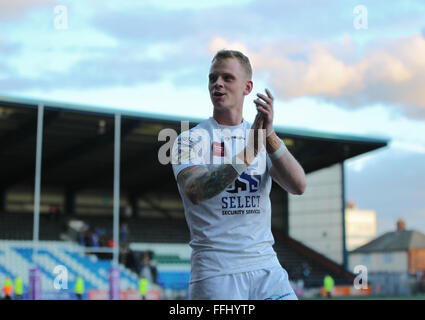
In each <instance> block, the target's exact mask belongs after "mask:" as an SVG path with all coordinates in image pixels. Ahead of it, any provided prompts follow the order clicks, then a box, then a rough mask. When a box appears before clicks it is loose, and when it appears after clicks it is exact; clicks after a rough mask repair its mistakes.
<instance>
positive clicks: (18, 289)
mask: <svg viewBox="0 0 425 320" xmlns="http://www.w3.org/2000/svg"><path fill="white" fill-rule="evenodd" d="M23 294H24V282H23V281H22V278H21V277H19V276H18V277H16V278H15V299H16V300H22V295H23Z"/></svg>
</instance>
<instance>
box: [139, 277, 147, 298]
mask: <svg viewBox="0 0 425 320" xmlns="http://www.w3.org/2000/svg"><path fill="white" fill-rule="evenodd" d="M148 285H149V280H148V279H146V278H143V277H142V278H140V279H139V293H140V296H141V297H142V300H146V294H147V293H148Z"/></svg>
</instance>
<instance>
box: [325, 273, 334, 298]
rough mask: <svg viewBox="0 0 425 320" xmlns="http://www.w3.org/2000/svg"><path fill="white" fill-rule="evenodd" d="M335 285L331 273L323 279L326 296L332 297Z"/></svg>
mask: <svg viewBox="0 0 425 320" xmlns="http://www.w3.org/2000/svg"><path fill="white" fill-rule="evenodd" d="M334 285H335V282H334V279H333V278H332V277H331V276H330V275H327V276H326V277H325V279H324V280H323V286H324V287H325V291H326V296H327V297H328V298H332V290H333V289H334Z"/></svg>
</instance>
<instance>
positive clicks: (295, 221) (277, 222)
mask: <svg viewBox="0 0 425 320" xmlns="http://www.w3.org/2000/svg"><path fill="white" fill-rule="evenodd" d="M40 115H41V116H40ZM202 120H203V119H195V118H191V119H187V118H178V117H170V116H165V115H159V114H153V113H152V114H151V113H143V112H136V111H127V110H120V109H113V108H104V107H98V106H83V105H76V104H67V103H61V102H54V101H42V100H31V99H23V98H15V97H6V96H4V97H0V146H1V147H0V154H1V155H0V159H1V166H0V282H1V283H2V284H3V283H4V280H5V279H6V278H11V279H15V278H16V277H20V278H22V280H23V283H24V292H23V298H24V299H75V298H76V294H75V290H74V287H75V283H76V279H77V277H82V278H83V279H84V283H85V288H84V294H83V298H84V299H109V298H111V299H112V298H115V299H117V297H116V296H111V292H112V291H113V290H118V292H119V297H118V299H141V298H142V296H144V298H145V299H185V298H186V296H187V288H188V280H189V275H190V254H191V249H190V247H189V245H188V242H189V230H188V227H187V224H186V221H185V219H184V210H183V204H182V202H181V199H180V196H179V193H178V190H177V185H176V182H175V180H174V176H173V172H172V168H171V165H170V164H168V165H163V164H161V163H160V162H159V160H158V151H159V149H160V148H161V146H163V145H164V144H165V143H169V141H161V139H159V138H158V137H159V133H160V132H161V130H162V129H166V128H170V129H173V130H175V131H176V132H177V133H180V132H181V121H189V127H193V126H195V125H196V124H197V123H199V122H200V121H202ZM118 125H119V126H118ZM275 130H276V132H277V133H278V135H279V136H280V137H281V138H282V139H283V140H284V141H285V144H286V145H287V146H288V148H289V149H290V151H291V153H292V154H293V155H294V156H295V157H296V158H297V160H298V161H299V162H300V164H301V165H302V166H303V168H304V170H305V172H306V174H307V184H308V190H307V192H306V193H305V196H304V195H303V196H301V197H294V196H291V195H288V194H287V193H286V192H285V191H284V190H282V189H281V188H279V187H278V186H277V185H275V184H273V187H272V191H271V200H272V232H273V235H274V239H275V245H274V248H275V250H276V252H277V254H278V258H279V260H280V262H281V264H282V266H283V267H285V268H286V270H287V271H288V273H289V276H290V279H292V281H293V284H294V287H296V288H297V290H298V293H299V294H301V295H302V294H303V292H302V290H308V289H317V290H320V287H321V286H322V283H323V278H324V276H325V275H327V274H330V275H332V277H333V278H334V279H335V283H336V284H337V285H338V284H339V285H350V284H352V283H353V279H354V278H355V275H354V274H353V273H352V272H351V271H350V270H348V263H347V250H346V248H345V226H344V212H345V191H344V183H345V181H344V161H345V160H347V159H350V158H353V157H356V156H358V155H362V154H365V153H367V152H371V151H373V150H376V149H378V148H382V147H385V146H386V145H387V143H388V141H387V140H382V139H376V138H370V137H359V136H350V135H340V134H332V133H323V132H315V131H308V130H297V129H293V128H285V127H277V128H275ZM117 132H118V133H119V135H118V136H117ZM118 143H119V144H118ZM117 145H118V146H119V148H117ZM117 149H118V153H117ZM117 157H118V158H117ZM37 159H39V162H37ZM117 159H119V162H118V165H117ZM117 170H118V171H117ZM118 199H119V201H118ZM62 267H63V268H64V269H61V268H62ZM147 269H148V270H149V272H148V273H146V270H147ZM34 270H37V272H38V278H37V276H36V273H35V271H34ZM64 270H65V271H64ZM111 270H119V276H118V277H117V278H116V279H118V280H117V281H118V283H119V286H118V289H112V287H113V286H114V285H116V283H115V284H114V281H113V280H112V279H113V273H112V272H111ZM146 274H149V276H146ZM146 277H148V278H149V282H148V286H147V289H146V290H145V293H143V292H142V291H143V288H142V289H141V288H140V279H141V278H146ZM37 279H38V281H39V283H38V282H37ZM300 282H301V283H302V286H301V287H300V286H299V285H298V284H299V283H300ZM37 283H38V284H37ZM36 284H37V285H38V286H39V288H40V292H39V294H38V295H36V294H35V293H34V292H35V291H34V288H35V287H34V286H35V285H36ZM141 290H142V291H141ZM114 292H115V291H114Z"/></svg>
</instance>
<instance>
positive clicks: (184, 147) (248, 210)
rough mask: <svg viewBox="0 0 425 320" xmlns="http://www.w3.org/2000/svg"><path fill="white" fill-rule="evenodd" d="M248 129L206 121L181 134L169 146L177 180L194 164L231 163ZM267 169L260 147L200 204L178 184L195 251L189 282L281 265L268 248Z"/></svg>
mask: <svg viewBox="0 0 425 320" xmlns="http://www.w3.org/2000/svg"><path fill="white" fill-rule="evenodd" d="M250 127H251V125H250V124H249V123H248V122H247V121H245V120H243V122H242V123H241V124H240V125H237V126H222V125H220V124H218V123H217V122H216V121H215V120H214V118H212V117H210V118H209V119H207V120H205V121H202V122H201V123H200V124H198V125H197V126H196V127H194V128H192V129H190V130H189V131H186V132H183V133H181V134H180V135H179V137H178V138H177V140H176V142H175V143H174V148H173V157H174V160H173V171H174V176H175V178H176V180H177V176H178V174H179V173H180V171H182V170H183V169H185V168H187V167H190V166H193V165H207V166H219V165H220V164H222V163H226V162H225V161H229V162H227V163H230V161H231V158H232V157H233V156H234V155H235V154H237V153H239V152H240V151H241V150H243V149H244V148H245V145H246V143H247V140H248V139H247V138H248V134H247V130H249V129H250ZM178 148H180V149H178ZM271 165H272V164H271V160H270V159H269V157H268V155H267V152H266V150H265V147H263V148H262V149H261V152H260V153H259V154H258V156H257V158H256V160H255V161H254V163H253V164H252V165H251V166H249V167H248V168H247V169H246V170H245V171H244V172H243V173H242V174H241V175H240V176H239V177H238V179H237V180H235V181H234V182H233V183H232V184H231V185H229V186H228V187H227V188H226V189H225V190H224V191H222V192H221V193H220V194H218V195H216V196H214V197H213V198H211V199H208V200H204V201H202V202H201V203H199V204H198V205H194V204H193V203H192V202H191V201H190V200H189V199H188V198H187V196H186V195H185V194H184V192H183V191H182V190H181V189H180V186H178V189H179V193H180V196H181V198H182V200H183V204H184V209H185V217H186V221H187V224H188V227H189V230H190V238H191V240H190V243H189V244H190V246H191V247H192V249H193V250H192V256H191V278H190V281H191V282H194V281H199V280H203V279H206V278H208V277H212V276H217V275H223V274H230V273H238V272H246V271H252V270H256V269H261V268H267V267H271V266H273V265H275V264H279V262H278V259H277V257H276V253H275V251H274V250H273V247H272V245H273V244H274V239H273V235H272V233H271V204H270V197H269V195H270V189H271V185H272V179H271V176H270V168H271Z"/></svg>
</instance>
